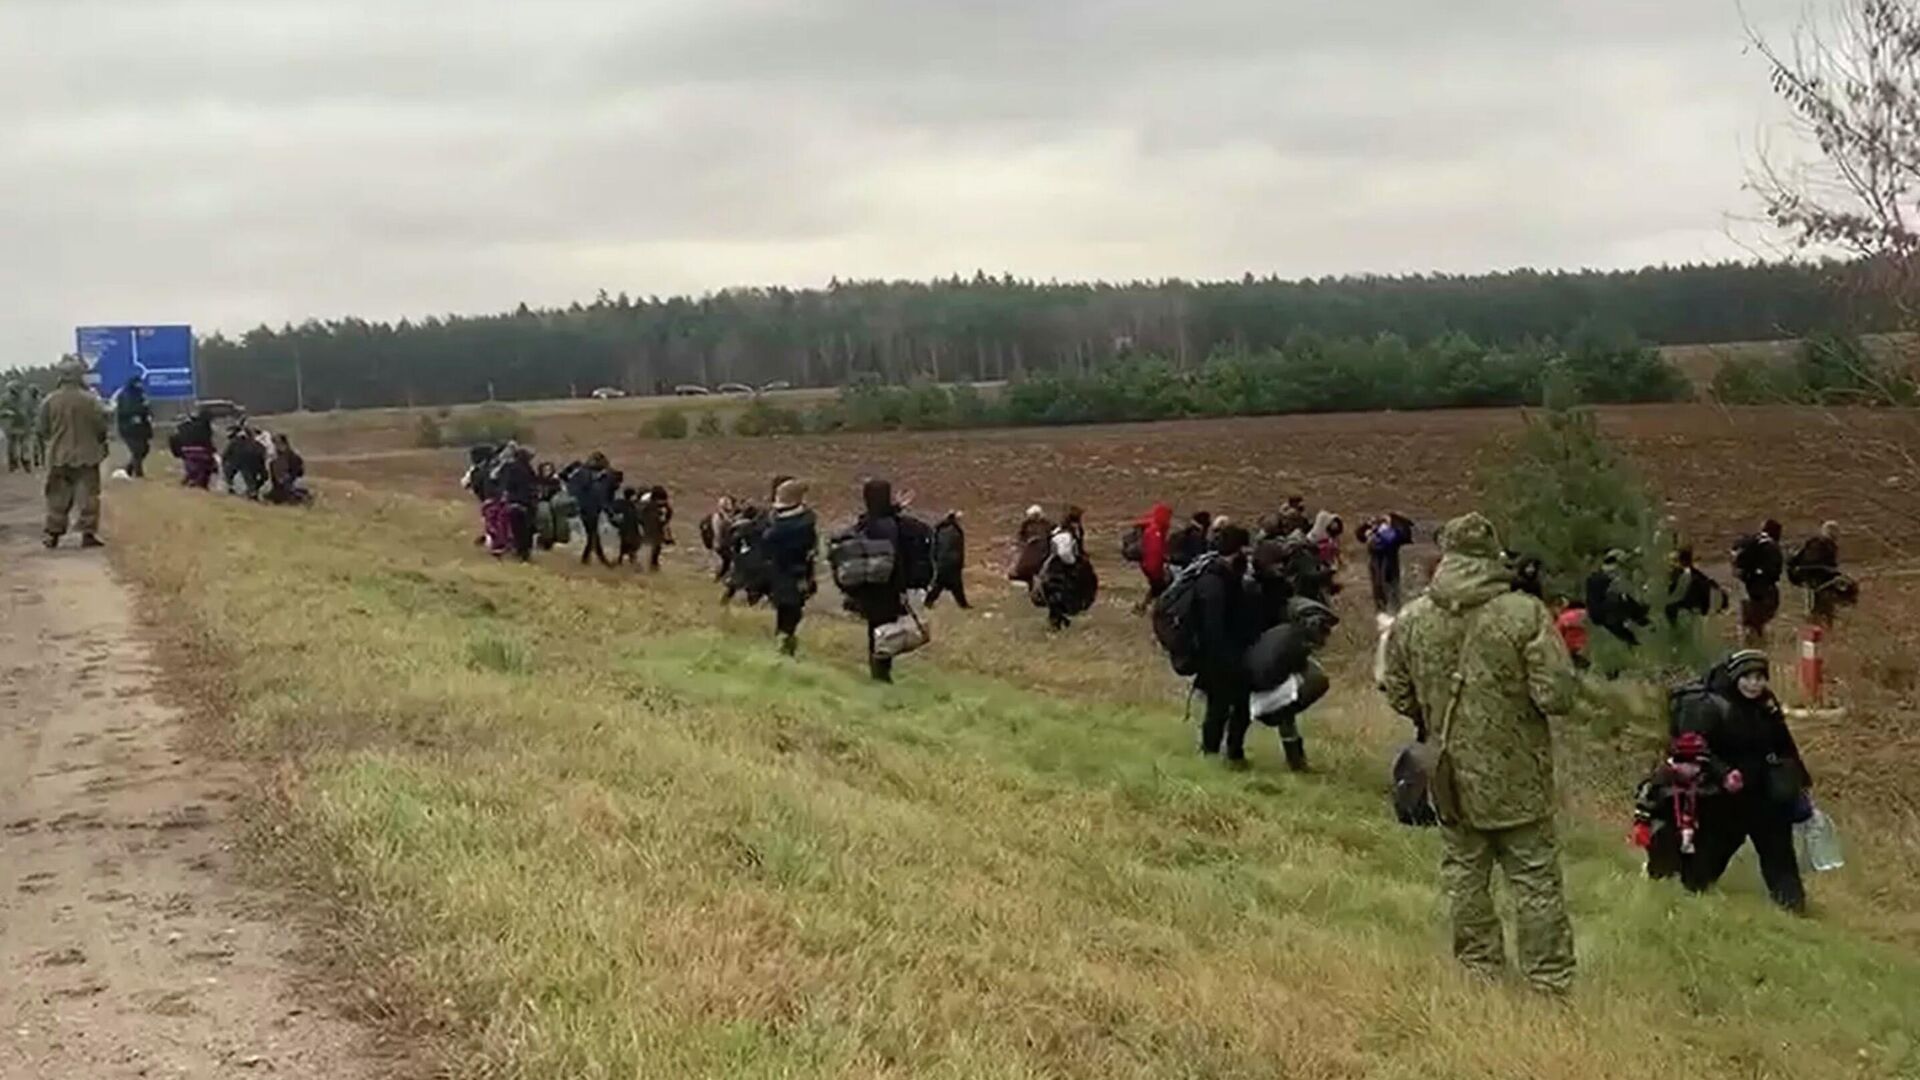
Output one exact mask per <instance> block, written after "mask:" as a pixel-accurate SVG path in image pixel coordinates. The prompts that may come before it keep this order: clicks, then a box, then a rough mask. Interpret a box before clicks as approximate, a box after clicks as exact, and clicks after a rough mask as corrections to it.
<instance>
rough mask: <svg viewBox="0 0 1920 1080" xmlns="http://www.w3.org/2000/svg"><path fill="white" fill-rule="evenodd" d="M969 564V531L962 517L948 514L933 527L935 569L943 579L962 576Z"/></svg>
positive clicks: (949, 579) (947, 579) (948, 579)
mask: <svg viewBox="0 0 1920 1080" xmlns="http://www.w3.org/2000/svg"><path fill="white" fill-rule="evenodd" d="M966 565H967V533H966V530H964V529H962V528H961V527H960V519H958V518H956V517H954V516H953V515H952V514H948V515H947V516H946V517H944V518H941V519H940V524H938V525H935V526H934V527H933V571H934V573H935V574H936V575H938V576H939V577H940V579H941V580H943V581H951V580H954V579H956V578H958V577H959V576H960V573H961V571H963V570H964V569H966Z"/></svg>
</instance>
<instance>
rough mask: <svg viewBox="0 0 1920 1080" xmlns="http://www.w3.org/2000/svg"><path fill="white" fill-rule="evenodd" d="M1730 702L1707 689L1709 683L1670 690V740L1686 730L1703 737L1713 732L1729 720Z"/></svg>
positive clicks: (1668, 701) (1668, 708)
mask: <svg viewBox="0 0 1920 1080" xmlns="http://www.w3.org/2000/svg"><path fill="white" fill-rule="evenodd" d="M1726 714H1727V702H1726V699H1724V698H1722V697H1721V696H1720V695H1719V694H1716V693H1714V692H1713V691H1712V690H1711V689H1708V687H1707V684H1706V681H1705V680H1702V679H1696V680H1694V681H1693V682H1689V683H1682V684H1680V685H1679V686H1676V687H1674V688H1673V689H1671V690H1669V691H1667V737H1668V738H1670V739H1671V738H1673V737H1674V736H1676V735H1678V734H1680V733H1681V732H1683V731H1697V732H1700V733H1701V734H1703V735H1704V734H1706V733H1707V732H1710V731H1713V730H1715V729H1716V728H1718V727H1719V726H1720V721H1721V720H1723V719H1724V718H1725V717H1726Z"/></svg>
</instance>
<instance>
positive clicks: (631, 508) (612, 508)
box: [604, 495, 640, 547]
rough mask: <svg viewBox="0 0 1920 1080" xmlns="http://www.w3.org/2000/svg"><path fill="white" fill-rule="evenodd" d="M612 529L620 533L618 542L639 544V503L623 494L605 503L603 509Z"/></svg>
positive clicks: (630, 545)
mask: <svg viewBox="0 0 1920 1080" xmlns="http://www.w3.org/2000/svg"><path fill="white" fill-rule="evenodd" d="M604 513H605V514H606V517H607V521H608V523H609V524H611V525H612V526H613V531H614V532H616V533H618V534H619V535H620V542H621V543H622V544H623V545H626V546H628V547H639V546H640V503H639V501H638V500H636V499H629V498H627V497H626V496H625V495H621V496H618V497H616V498H615V499H614V500H613V501H612V502H611V503H609V504H607V507H606V510H605V511H604Z"/></svg>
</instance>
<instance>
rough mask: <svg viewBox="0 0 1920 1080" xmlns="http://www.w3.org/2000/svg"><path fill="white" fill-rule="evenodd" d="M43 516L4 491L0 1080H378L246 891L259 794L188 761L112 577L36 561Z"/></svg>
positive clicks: (21, 487)
mask: <svg viewBox="0 0 1920 1080" xmlns="http://www.w3.org/2000/svg"><path fill="white" fill-rule="evenodd" d="M39 514H40V510H39V499H38V497H37V493H36V491H35V490H34V488H33V486H32V484H31V481H30V479H29V478H6V479H5V480H0V612H3V613H4V615H3V616H0V671H4V674H5V683H4V686H0V830H3V831H0V888H4V890H5V891H4V893H0V1024H4V1025H5V1027H4V1030H5V1035H4V1038H0V1076H5V1077H8V1078H9V1080H56V1078H58V1080H70V1078H77V1077H88V1078H93V1077H102V1078H104V1077H171V1076H193V1077H213V1076H237V1075H266V1074H269V1073H270V1074H272V1075H275V1076H295V1077H315V1078H322V1077H324V1078H329V1080H351V1078H354V1077H363V1076H373V1075H379V1074H381V1073H382V1071H383V1070H380V1069H377V1068H375V1067H374V1065H373V1064H372V1061H373V1060H374V1057H373V1055H372V1052H371V1051H372V1049H373V1048H372V1046H371V1044H370V1041H369V1040H368V1038H367V1037H366V1036H365V1035H364V1034H363V1033H362V1032H361V1031H360V1030H359V1029H358V1028H356V1027H355V1026H353V1025H352V1024H349V1023H348V1022H346V1021H344V1020H342V1019H339V1018H336V1017H335V1016H332V1015H330V1014H329V1012H328V1011H327V1010H326V1009H324V1008H321V1007H319V1006H318V1005H316V1004H315V1003H314V1002H311V1001H307V1000H304V999H303V997H302V995H301V994H299V993H297V992H296V990H295V983H294V979H293V976H292V972H293V971H294V970H295V965H293V964H292V963H291V962H290V961H289V960H288V959H287V956H288V955H289V954H290V953H291V952H292V951H293V950H294V949H295V948H296V947H297V946H298V942H297V940H296V939H295V937H294V935H292V934H291V933H290V932H289V931H288V929H287V928H286V927H285V926H284V925H283V924H279V923H276V922H275V921H273V920H272V917H271V914H270V912H269V909H268V907H267V906H266V904H265V903H264V901H263V898H262V897H261V896H260V895H258V894H256V893H254V892H252V891H250V890H249V889H248V888H247V887H245V886H244V885H242V884H240V883H239V882H238V881H236V880H235V876H234V874H233V856H232V854H231V852H232V850H233V847H234V843H235V841H236V833H237V831H238V822H237V821H236V819H235V814H236V807H237V806H238V805H239V801H240V794H241V792H242V791H243V790H244V788H245V785H246V782H247V780H246V777H245V776H244V774H243V773H242V772H241V771H240V770H239V769H238V768H237V767H236V766H234V765H231V764H227V763H221V762H214V761H209V760H206V759H205V758H204V757H202V756H200V755H198V754H196V753H195V752H194V751H193V750H191V749H189V748H188V747H187V746H186V740H185V738H184V732H183V726H182V721H181V717H180V714H179V713H178V712H177V711H176V710H174V709H172V708H169V707H168V706H167V705H165V704H163V703H162V702H161V701H160V700H159V699H158V698H157V697H156V696H155V693H154V679H155V677H156V672H155V664H154V661H153V658H152V656H151V655H150V653H149V650H148V648H147V647H146V645H145V644H144V643H143V642H142V641H141V640H140V638H139V636H138V635H137V633H136V630H135V625H134V619H133V614H132V611H131V608H130V604H129V600H128V597H127V594H126V592H125V590H124V589H123V588H122V587H121V586H120V585H119V584H118V583H117V582H116V581H115V580H114V578H113V576H112V574H111V573H110V571H109V569H108V564H107V561H106V559H105V558H104V557H103V556H102V555H101V554H99V553H98V552H83V551H80V550H78V549H77V548H74V547H71V546H70V547H68V548H66V549H63V550H60V551H54V552H49V551H45V550H42V549H41V548H40V546H39V544H38V540H39ZM69 543H70V544H71V539H70V540H69Z"/></svg>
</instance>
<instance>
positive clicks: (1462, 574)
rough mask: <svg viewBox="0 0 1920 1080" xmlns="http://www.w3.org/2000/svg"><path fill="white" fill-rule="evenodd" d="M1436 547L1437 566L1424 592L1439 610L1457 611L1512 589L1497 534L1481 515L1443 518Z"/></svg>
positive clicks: (1490, 523) (1511, 579)
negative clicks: (1436, 571)
mask: <svg viewBox="0 0 1920 1080" xmlns="http://www.w3.org/2000/svg"><path fill="white" fill-rule="evenodd" d="M1440 551H1441V557H1440V570H1439V572H1438V573H1436V574H1434V576H1433V585H1432V586H1431V587H1429V588H1428V589H1427V595H1428V596H1429V597H1431V598H1432V599H1433V602H1434V604H1435V605H1436V606H1438V607H1440V608H1441V609H1442V610H1444V611H1448V612H1452V613H1454V614H1458V613H1460V612H1463V611H1468V610H1471V609H1473V608H1477V607H1479V606H1480V605H1482V604H1484V603H1486V602H1487V601H1489V600H1492V599H1493V598H1494V597H1496V596H1500V595H1503V594H1505V593H1507V592H1509V591H1511V590H1512V588H1513V575H1512V574H1511V573H1509V572H1508V570H1507V563H1506V558H1505V556H1504V554H1503V553H1502V552H1501V549H1500V535H1499V533H1497V532H1495V531H1494V528H1493V522H1491V521H1488V520H1487V519H1486V518H1485V517H1483V516H1482V515H1480V514H1468V515H1466V516H1464V517H1457V518H1454V519H1453V520H1452V521H1449V522H1447V524H1446V527H1445V528H1443V529H1441V530H1440Z"/></svg>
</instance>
